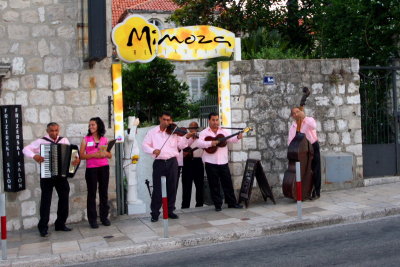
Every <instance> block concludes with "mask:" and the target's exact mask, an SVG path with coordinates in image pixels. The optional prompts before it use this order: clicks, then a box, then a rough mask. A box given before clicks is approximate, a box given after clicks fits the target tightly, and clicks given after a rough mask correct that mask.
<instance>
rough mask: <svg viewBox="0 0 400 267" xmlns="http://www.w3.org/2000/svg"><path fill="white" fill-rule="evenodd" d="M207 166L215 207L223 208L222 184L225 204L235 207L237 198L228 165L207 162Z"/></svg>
mask: <svg viewBox="0 0 400 267" xmlns="http://www.w3.org/2000/svg"><path fill="white" fill-rule="evenodd" d="M205 165H206V173H207V179H208V184H209V186H210V193H211V199H212V200H213V202H214V206H215V207H218V208H220V207H221V206H222V196H221V190H220V183H221V186H222V190H223V191H224V196H225V203H227V204H228V205H235V204H236V197H235V192H234V191H233V184H232V178H231V172H230V170H229V166H228V163H227V164H223V165H217V164H211V163H208V162H206V164H205Z"/></svg>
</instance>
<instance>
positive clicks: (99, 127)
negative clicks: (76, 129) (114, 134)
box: [87, 117, 106, 137]
mask: <svg viewBox="0 0 400 267" xmlns="http://www.w3.org/2000/svg"><path fill="white" fill-rule="evenodd" d="M90 121H94V122H96V124H97V132H98V134H99V136H100V137H103V136H104V135H105V134H106V127H105V126H104V122H103V121H102V120H101V119H100V118H99V117H94V118H91V119H90ZM91 135H92V133H91V132H90V129H88V133H87V136H91Z"/></svg>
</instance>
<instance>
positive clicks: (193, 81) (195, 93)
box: [188, 74, 206, 101]
mask: <svg viewBox="0 0 400 267" xmlns="http://www.w3.org/2000/svg"><path fill="white" fill-rule="evenodd" d="M205 82H206V77H205V74H197V75H188V84H189V92H190V98H191V100H192V101H197V100H200V99H201V97H202V96H203V86H204V83H205Z"/></svg>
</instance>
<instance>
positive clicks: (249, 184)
mask: <svg viewBox="0 0 400 267" xmlns="http://www.w3.org/2000/svg"><path fill="white" fill-rule="evenodd" d="M254 176H255V177H256V179H257V183H258V187H259V188H260V191H261V195H262V196H263V198H264V201H267V198H270V199H271V200H272V202H273V203H274V204H276V203H275V198H274V195H273V194H272V190H271V187H270V186H269V184H268V180H267V177H266V176H265V173H264V170H263V168H262V166H261V162H260V161H259V160H255V159H248V160H247V161H246V167H245V170H244V174H243V180H242V186H241V188H240V192H239V200H238V203H241V202H242V201H244V204H245V205H246V207H248V205H249V201H250V196H251V190H252V188H253V183H254Z"/></svg>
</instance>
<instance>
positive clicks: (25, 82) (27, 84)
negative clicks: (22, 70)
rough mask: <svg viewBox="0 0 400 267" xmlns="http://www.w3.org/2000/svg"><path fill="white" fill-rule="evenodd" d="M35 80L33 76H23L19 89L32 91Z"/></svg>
mask: <svg viewBox="0 0 400 267" xmlns="http://www.w3.org/2000/svg"><path fill="white" fill-rule="evenodd" d="M35 85H36V84H35V78H34V77H33V75H24V76H22V77H21V88H22V89H33V88H35Z"/></svg>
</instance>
